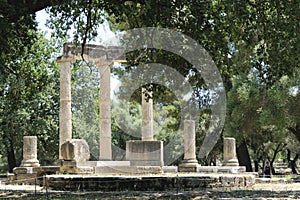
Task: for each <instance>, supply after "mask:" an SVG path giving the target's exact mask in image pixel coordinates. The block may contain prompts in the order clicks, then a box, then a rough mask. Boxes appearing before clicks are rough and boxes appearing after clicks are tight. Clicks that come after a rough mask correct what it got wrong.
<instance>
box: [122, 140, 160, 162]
mask: <svg viewBox="0 0 300 200" xmlns="http://www.w3.org/2000/svg"><path fill="white" fill-rule="evenodd" d="M126 160H128V161H131V162H132V161H133V162H132V163H136V164H137V165H139V164H138V163H139V162H138V161H149V162H148V164H151V161H153V164H154V165H156V166H163V163H164V161H163V142H162V141H140V140H130V141H126ZM158 164H159V165H158Z"/></svg>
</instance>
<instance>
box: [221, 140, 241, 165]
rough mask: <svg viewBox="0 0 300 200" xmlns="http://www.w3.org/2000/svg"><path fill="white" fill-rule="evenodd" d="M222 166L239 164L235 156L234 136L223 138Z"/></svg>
mask: <svg viewBox="0 0 300 200" xmlns="http://www.w3.org/2000/svg"><path fill="white" fill-rule="evenodd" d="M223 142H224V146H223V151H224V152H223V155H224V161H223V166H239V161H238V159H237V157H236V147H235V138H229V137H228V138H224V141H223Z"/></svg>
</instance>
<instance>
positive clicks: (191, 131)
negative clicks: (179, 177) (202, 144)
mask: <svg viewBox="0 0 300 200" xmlns="http://www.w3.org/2000/svg"><path fill="white" fill-rule="evenodd" d="M195 140H196V133H195V121H193V120H184V160H183V161H182V164H180V165H179V171H180V172H197V167H198V166H200V165H199V164H198V161H197V159H196V142H195Z"/></svg>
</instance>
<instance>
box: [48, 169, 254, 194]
mask: <svg viewBox="0 0 300 200" xmlns="http://www.w3.org/2000/svg"><path fill="white" fill-rule="evenodd" d="M44 182H45V184H47V186H50V188H51V189H54V190H61V189H64V190H78V188H80V189H82V190H84V191H88V190H89V191H91V190H92V191H109V192H111V191H177V193H178V191H201V190H203V189H204V190H205V189H211V188H214V189H216V188H222V187H223V188H245V187H252V186H253V185H254V184H255V176H254V175H248V174H240V175H231V174H229V175H222V174H219V175H218V174H217V175H212V174H205V175H203V174H200V173H195V174H192V175H188V174H180V173H177V174H174V175H173V176H171V174H167V175H164V174H160V175H157V174H156V175H155V174H151V175H136V176H135V175H127V174H125V175H123V176H122V175H118V176H112V175H111V176H107V175H104V176H100V175H96V176H91V175H89V176H79V175H51V176H46V177H44Z"/></svg>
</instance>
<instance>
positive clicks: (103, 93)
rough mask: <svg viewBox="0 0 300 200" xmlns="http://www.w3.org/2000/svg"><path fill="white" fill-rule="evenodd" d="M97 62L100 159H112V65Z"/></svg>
mask: <svg viewBox="0 0 300 200" xmlns="http://www.w3.org/2000/svg"><path fill="white" fill-rule="evenodd" d="M96 64H97V66H98V67H99V68H100V99H99V109H100V113H99V120H100V133H99V160H111V159H112V148H111V104H110V66H109V65H102V64H101V63H98V62H97V63H96Z"/></svg>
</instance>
